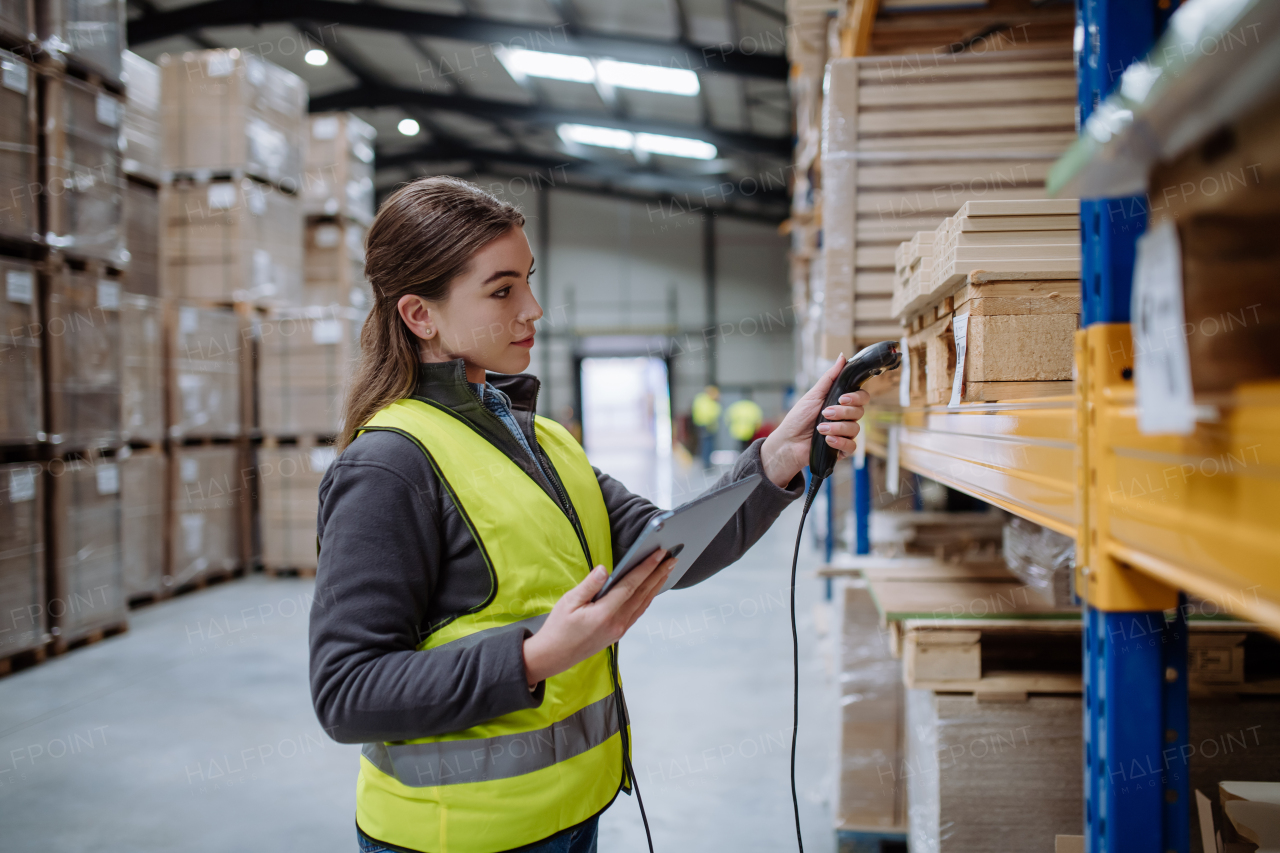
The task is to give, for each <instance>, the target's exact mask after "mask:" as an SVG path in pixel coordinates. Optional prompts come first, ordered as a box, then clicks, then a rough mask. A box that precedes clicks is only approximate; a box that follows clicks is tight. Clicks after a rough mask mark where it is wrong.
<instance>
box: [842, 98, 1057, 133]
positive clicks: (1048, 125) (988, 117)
mask: <svg viewBox="0 0 1280 853" xmlns="http://www.w3.org/2000/svg"><path fill="white" fill-rule="evenodd" d="M1068 127H1075V102H1074V101H1071V102H1067V101H1064V102H1063V103H1061V104H1051V105H1047V104H1034V105H1031V106H1026V107H1021V108H1019V109H1016V110H1010V109H1002V108H999V107H990V108H985V109H982V108H979V109H919V110H893V111H888V110H884V111H863V112H859V114H858V119H857V132H858V133H859V135H862V134H874V133H881V134H896V133H904V134H906V133H913V132H914V133H922V132H929V131H933V132H935V133H939V134H942V135H943V138H944V139H945V138H947V134H951V133H955V132H958V131H966V130H996V129H999V130H1028V129H1032V128H1044V129H1045V130H1063V129H1065V128H1068Z"/></svg>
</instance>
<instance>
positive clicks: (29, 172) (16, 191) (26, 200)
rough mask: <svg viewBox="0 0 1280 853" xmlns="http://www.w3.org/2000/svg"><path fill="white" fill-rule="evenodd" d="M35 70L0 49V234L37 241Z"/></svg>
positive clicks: (25, 62) (29, 64)
mask: <svg viewBox="0 0 1280 853" xmlns="http://www.w3.org/2000/svg"><path fill="white" fill-rule="evenodd" d="M37 88H38V87H37V85H36V70H35V66H33V65H32V64H31V63H29V62H27V61H26V60H25V59H23V58H21V57H19V56H15V55H14V54H12V53H9V52H8V51H4V50H0V192H3V196H0V234H3V235H4V236H6V237H13V238H16V239H19V240H39V239H40V213H39V209H38V206H37V193H35V192H32V188H33V187H39V185H40V167H39V161H38V159H37V158H38V147H37V128H38V121H39V120H38V118H37V112H36V109H37V107H36V89H37Z"/></svg>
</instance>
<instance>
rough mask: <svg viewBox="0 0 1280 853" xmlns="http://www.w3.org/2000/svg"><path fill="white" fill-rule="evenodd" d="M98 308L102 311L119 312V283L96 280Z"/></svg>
mask: <svg viewBox="0 0 1280 853" xmlns="http://www.w3.org/2000/svg"><path fill="white" fill-rule="evenodd" d="M98 307H99V308H101V309H102V310H104V311H119V310H120V282H118V281H107V280H106V279H104V278H103V279H98Z"/></svg>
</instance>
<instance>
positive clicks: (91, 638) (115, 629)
mask: <svg viewBox="0 0 1280 853" xmlns="http://www.w3.org/2000/svg"><path fill="white" fill-rule="evenodd" d="M128 630H129V623H128V622H116V623H113V624H111V625H107V626H105V627H102V628H94V629H93V630H92V631H86V632H85V633H83V634H80V635H78V636H75V637H72V638H70V639H68V638H66V637H54V638H53V642H52V643H51V644H50V651H51V652H52V653H53V654H55V655H64V654H66V653H67V652H69V651H73V650H75V649H78V648H80V647H82V646H89V645H93V644H94V643H100V642H102V641H103V640H105V639H107V638H108V637H116V636H119V635H120V634H123V633H124V632H126V631H128Z"/></svg>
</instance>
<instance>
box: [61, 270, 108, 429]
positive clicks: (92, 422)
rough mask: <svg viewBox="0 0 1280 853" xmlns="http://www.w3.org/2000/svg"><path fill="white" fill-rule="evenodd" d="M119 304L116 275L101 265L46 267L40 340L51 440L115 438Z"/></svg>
mask: <svg viewBox="0 0 1280 853" xmlns="http://www.w3.org/2000/svg"><path fill="white" fill-rule="evenodd" d="M120 307H121V291H120V279H119V277H118V276H116V275H114V274H111V273H108V272H104V271H103V270H102V268H101V267H93V266H90V267H87V268H85V269H73V268H71V267H70V266H67V265H65V264H62V265H58V266H55V267H54V268H53V269H52V270H51V271H50V272H49V275H48V292H47V295H46V299H45V304H44V316H45V321H44V345H45V349H46V350H47V357H46V358H47V361H46V364H47V366H48V369H49V377H48V395H49V396H48V401H49V422H48V428H47V432H48V438H49V441H50V442H51V443H53V444H56V445H61V446H62V447H63V448H69V449H83V448H88V447H97V446H103V445H108V444H113V443H115V442H118V441H120V388H121V386H120V376H121V374H120V370H121V359H120V353H121V350H120Z"/></svg>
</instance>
